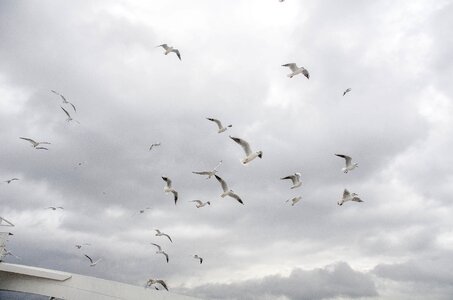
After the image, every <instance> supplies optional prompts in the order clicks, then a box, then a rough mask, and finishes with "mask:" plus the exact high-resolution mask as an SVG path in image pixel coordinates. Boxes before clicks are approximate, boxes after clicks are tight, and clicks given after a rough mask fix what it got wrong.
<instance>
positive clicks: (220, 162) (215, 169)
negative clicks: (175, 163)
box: [192, 161, 222, 179]
mask: <svg viewBox="0 0 453 300" xmlns="http://www.w3.org/2000/svg"><path fill="white" fill-rule="evenodd" d="M221 164H222V161H219V163H218V164H217V166H215V168H214V169H213V170H212V171H201V172H192V173H194V174H198V175H208V177H207V178H206V179H209V178H211V177H212V176H214V175H215V173H217V169H218V168H219V167H220V165H221Z"/></svg>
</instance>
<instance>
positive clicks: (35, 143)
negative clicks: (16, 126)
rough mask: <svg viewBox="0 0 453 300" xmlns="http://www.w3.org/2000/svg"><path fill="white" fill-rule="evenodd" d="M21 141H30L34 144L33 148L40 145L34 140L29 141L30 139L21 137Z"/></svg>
mask: <svg viewBox="0 0 453 300" xmlns="http://www.w3.org/2000/svg"><path fill="white" fill-rule="evenodd" d="M20 139H23V140H26V141H28V142H30V143H32V144H33V146H34V145H37V144H38V143H37V142H35V141H34V140H32V139H29V138H24V137H20Z"/></svg>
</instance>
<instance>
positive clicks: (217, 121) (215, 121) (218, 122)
mask: <svg viewBox="0 0 453 300" xmlns="http://www.w3.org/2000/svg"><path fill="white" fill-rule="evenodd" d="M206 119H208V120H209V121H212V122H214V123H216V124H217V126H218V127H219V131H217V132H218V133H222V132H224V131H226V130H227V129H228V127H233V125H231V124H230V125H227V126H226V127H223V125H222V123H221V122H220V121H219V120H217V119H213V118H206Z"/></svg>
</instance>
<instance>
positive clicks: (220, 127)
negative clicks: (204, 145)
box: [206, 118, 223, 129]
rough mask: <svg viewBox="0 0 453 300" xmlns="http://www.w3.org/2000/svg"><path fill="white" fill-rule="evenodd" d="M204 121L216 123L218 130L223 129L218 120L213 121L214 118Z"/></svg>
mask: <svg viewBox="0 0 453 300" xmlns="http://www.w3.org/2000/svg"><path fill="white" fill-rule="evenodd" d="M206 119H208V120H209V121H212V122H214V123H216V124H217V126H218V127H219V129H222V128H223V126H222V122H220V121H219V120H217V119H214V118H206Z"/></svg>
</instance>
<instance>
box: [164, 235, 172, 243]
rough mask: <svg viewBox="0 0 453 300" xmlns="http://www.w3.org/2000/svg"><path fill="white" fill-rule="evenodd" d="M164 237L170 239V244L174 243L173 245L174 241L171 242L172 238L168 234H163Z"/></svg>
mask: <svg viewBox="0 0 453 300" xmlns="http://www.w3.org/2000/svg"><path fill="white" fill-rule="evenodd" d="M162 235H164V236H166V237H168V239H169V240H170V242H172V243H173V241H172V240H171V237H170V236H169V235H168V234H166V233H163V234H162Z"/></svg>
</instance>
